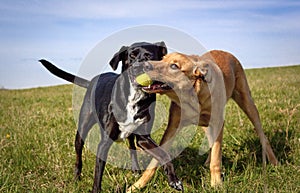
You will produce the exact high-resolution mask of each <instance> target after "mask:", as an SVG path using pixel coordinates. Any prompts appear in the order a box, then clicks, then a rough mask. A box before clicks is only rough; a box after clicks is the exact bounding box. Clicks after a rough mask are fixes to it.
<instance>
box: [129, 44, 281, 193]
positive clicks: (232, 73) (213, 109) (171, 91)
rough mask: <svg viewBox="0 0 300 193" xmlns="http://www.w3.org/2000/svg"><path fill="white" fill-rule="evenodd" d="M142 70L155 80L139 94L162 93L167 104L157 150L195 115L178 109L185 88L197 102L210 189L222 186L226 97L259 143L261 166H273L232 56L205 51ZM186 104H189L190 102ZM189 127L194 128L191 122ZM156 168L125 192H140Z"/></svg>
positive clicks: (174, 55) (151, 64)
mask: <svg viewBox="0 0 300 193" xmlns="http://www.w3.org/2000/svg"><path fill="white" fill-rule="evenodd" d="M145 71H146V72H147V74H148V75H149V76H150V77H151V78H152V79H153V80H156V81H155V82H154V83H153V85H151V86H150V87H145V88H144V90H145V91H146V92H149V93H161V94H166V95H167V96H168V97H169V98H170V99H171V101H172V102H171V106H170V111H169V112H170V115H169V122H168V126H167V129H166V131H165V133H164V135H163V138H162V141H161V145H163V144H165V143H166V142H167V141H169V140H171V138H172V137H173V136H174V135H175V133H176V131H178V130H179V129H181V128H182V127H183V126H185V125H186V122H185V123H184V124H182V122H184V121H183V120H185V119H188V118H192V116H190V115H187V114H193V115H195V113H190V112H193V111H195V106H197V105H198V104H190V105H189V106H188V105H185V107H184V108H190V109H188V110H186V109H183V106H182V104H184V103H185V102H186V101H187V100H186V101H185V102H184V100H185V99H184V98H185V97H182V96H184V95H186V96H189V95H190V90H189V88H190V87H192V88H193V90H194V92H195V93H196V96H197V100H198V103H199V107H198V108H199V120H198V119H197V121H198V123H197V124H198V125H199V126H204V127H206V128H205V131H206V136H207V137H208V141H209V144H210V148H211V152H210V158H209V159H208V161H210V172H211V185H212V186H218V185H221V184H222V179H221V162H222V161H221V158H222V156H221V145H222V138H223V126H224V118H223V117H224V116H223V113H224V108H225V104H226V102H227V101H228V100H229V99H230V98H232V99H233V100H234V101H235V102H236V103H237V104H238V105H239V107H240V108H241V109H242V110H243V111H244V112H245V113H246V115H247V116H248V118H249V119H250V121H251V122H252V124H253V125H254V127H255V130H256V133H257V134H258V136H259V139H260V142H261V144H262V149H263V162H264V163H265V159H266V158H265V155H267V158H268V160H269V161H270V162H271V163H272V164H273V165H277V164H278V161H277V159H276V157H275V155H274V153H273V150H272V148H271V146H270V144H269V141H268V139H267V138H266V136H265V134H264V132H263V130H262V125H261V121H260V117H259V114H258V111H257V108H256V106H255V104H254V102H253V99H252V97H251V94H250V89H249V86H248V83H247V80H246V75H245V73H244V70H243V68H242V66H241V64H240V62H239V61H238V60H237V59H236V58H235V57H234V56H233V55H232V54H230V53H227V52H224V51H218V50H214V51H210V52H207V53H205V54H204V55H202V56H195V55H184V54H180V53H171V54H168V55H166V56H164V58H163V60H161V61H149V62H146V63H145ZM189 85H190V86H189ZM178 93H180V94H178ZM179 95H181V97H179ZM182 101H183V102H182ZM190 103H192V102H191V100H190ZM193 107H194V109H193ZM184 116H185V117H184ZM183 117H184V118H183ZM190 124H195V123H194V121H191V122H190ZM157 165H158V162H157V161H156V160H154V159H153V160H152V161H151V163H150V165H149V166H148V169H147V170H146V171H145V172H144V173H143V176H142V177H141V178H140V179H139V180H138V181H137V182H136V183H135V184H134V185H132V187H130V188H129V190H128V192H131V191H133V190H134V189H136V188H142V187H144V186H145V185H146V183H147V182H148V181H149V180H150V179H151V177H152V176H153V175H154V172H155V170H156V167H157Z"/></svg>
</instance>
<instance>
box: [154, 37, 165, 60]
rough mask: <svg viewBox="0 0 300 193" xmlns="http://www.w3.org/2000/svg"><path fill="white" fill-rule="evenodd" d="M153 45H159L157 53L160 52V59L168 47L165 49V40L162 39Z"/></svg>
mask: <svg viewBox="0 0 300 193" xmlns="http://www.w3.org/2000/svg"><path fill="white" fill-rule="evenodd" d="M154 45H156V46H159V53H160V54H162V55H161V59H162V58H163V56H164V55H166V54H167V53H168V49H167V46H166V44H165V42H164V41H161V42H157V43H155V44H154Z"/></svg>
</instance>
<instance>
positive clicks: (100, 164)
mask: <svg viewBox="0 0 300 193" xmlns="http://www.w3.org/2000/svg"><path fill="white" fill-rule="evenodd" d="M102 136H103V135H102ZM102 136H101V137H102ZM103 138H104V139H101V141H100V143H99V145H98V150H97V157H96V166H95V176H94V185H93V191H92V192H93V193H98V192H101V182H102V176H103V171H104V168H105V164H106V159H107V155H108V151H109V149H110V147H111V145H112V143H113V140H111V139H110V138H109V137H106V138H105V137H103Z"/></svg>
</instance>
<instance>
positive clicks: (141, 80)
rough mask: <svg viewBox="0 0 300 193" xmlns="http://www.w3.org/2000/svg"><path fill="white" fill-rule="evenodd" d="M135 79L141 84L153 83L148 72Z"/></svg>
mask: <svg viewBox="0 0 300 193" xmlns="http://www.w3.org/2000/svg"><path fill="white" fill-rule="evenodd" d="M135 80H136V82H137V83H138V84H139V85H141V86H149V85H151V84H152V80H151V78H150V77H149V75H148V74H146V73H144V74H141V75H139V76H137V77H136V79H135Z"/></svg>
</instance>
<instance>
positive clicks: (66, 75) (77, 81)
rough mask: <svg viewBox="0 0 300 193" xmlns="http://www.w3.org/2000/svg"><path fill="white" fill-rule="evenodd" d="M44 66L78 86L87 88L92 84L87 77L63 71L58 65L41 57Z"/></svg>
mask: <svg viewBox="0 0 300 193" xmlns="http://www.w3.org/2000/svg"><path fill="white" fill-rule="evenodd" d="M39 61H40V62H41V63H42V64H43V66H44V67H45V68H47V69H48V70H49V71H50V72H51V73H52V74H54V75H56V76H58V77H60V78H62V79H64V80H66V81H69V82H72V83H74V84H76V85H78V86H81V87H84V88H87V87H88V86H89V84H90V81H88V80H86V79H83V78H80V77H78V76H75V75H73V74H70V73H68V72H66V71H63V70H61V69H59V68H57V67H56V66H54V65H53V64H51V63H50V62H48V61H47V60H44V59H41V60H39Z"/></svg>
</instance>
